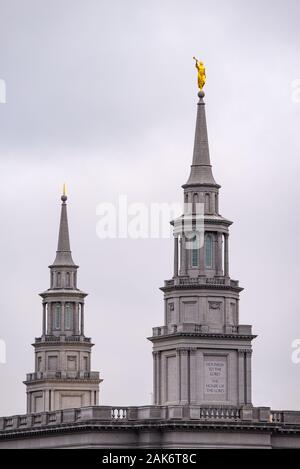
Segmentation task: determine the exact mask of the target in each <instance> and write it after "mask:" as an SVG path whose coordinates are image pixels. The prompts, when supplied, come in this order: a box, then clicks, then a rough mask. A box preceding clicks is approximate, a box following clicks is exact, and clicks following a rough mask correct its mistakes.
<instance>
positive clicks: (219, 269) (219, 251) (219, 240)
mask: <svg viewBox="0 0 300 469" xmlns="http://www.w3.org/2000/svg"><path fill="white" fill-rule="evenodd" d="M216 247H217V251H216V254H217V256H216V257H217V265H216V270H217V275H223V269H222V233H219V232H218V233H217V244H216Z"/></svg>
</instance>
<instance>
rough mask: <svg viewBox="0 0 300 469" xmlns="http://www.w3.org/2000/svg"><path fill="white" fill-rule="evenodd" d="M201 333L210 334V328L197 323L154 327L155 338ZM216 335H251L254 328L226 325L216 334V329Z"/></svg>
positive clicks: (245, 325) (243, 325)
mask: <svg viewBox="0 0 300 469" xmlns="http://www.w3.org/2000/svg"><path fill="white" fill-rule="evenodd" d="M180 332H184V333H199V334H209V333H210V328H209V326H208V325H206V324H196V323H183V324H169V325H168V326H160V327H153V329H152V334H153V336H154V337H156V336H160V335H167V334H175V333H180ZM213 333H214V334H216V333H218V334H237V335H251V334H252V327H251V326H250V325H248V324H240V325H238V326H232V325H224V326H221V327H220V330H219V331H218V332H216V328H215V327H214V331H213Z"/></svg>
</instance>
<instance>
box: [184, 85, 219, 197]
mask: <svg viewBox="0 0 300 469" xmlns="http://www.w3.org/2000/svg"><path fill="white" fill-rule="evenodd" d="M198 96H199V101H198V105H197V106H198V110H197V121H196V130H195V141H194V153H193V162H192V165H191V173H190V177H189V179H188V181H187V183H186V184H184V185H183V186H182V187H183V188H186V187H189V186H199V185H205V186H207V185H209V186H215V187H220V186H219V184H217V183H216V181H215V179H214V177H213V173H212V169H211V164H210V157H209V146H208V137H207V126H206V116H205V102H204V101H203V98H204V96H205V94H204V91H202V90H201V91H199V93H198Z"/></svg>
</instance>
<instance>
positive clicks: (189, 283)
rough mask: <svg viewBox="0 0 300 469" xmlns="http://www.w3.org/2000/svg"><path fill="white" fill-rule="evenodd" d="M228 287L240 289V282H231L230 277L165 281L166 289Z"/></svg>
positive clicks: (177, 278) (185, 278)
mask: <svg viewBox="0 0 300 469" xmlns="http://www.w3.org/2000/svg"><path fill="white" fill-rule="evenodd" d="M208 285H211V286H222V285H223V286H226V287H237V288H239V282H238V280H231V279H230V278H228V277H195V278H193V277H175V278H173V279H170V280H165V285H164V286H165V287H174V286H184V287H193V286H208Z"/></svg>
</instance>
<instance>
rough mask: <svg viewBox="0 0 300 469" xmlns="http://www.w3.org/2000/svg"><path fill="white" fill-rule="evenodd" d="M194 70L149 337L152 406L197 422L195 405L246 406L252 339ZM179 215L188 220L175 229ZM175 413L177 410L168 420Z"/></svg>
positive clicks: (200, 68) (201, 74) (200, 67)
mask: <svg viewBox="0 0 300 469" xmlns="http://www.w3.org/2000/svg"><path fill="white" fill-rule="evenodd" d="M196 66H197V68H198V72H199V74H198V83H199V88H200V91H199V93H198V96H199V99H200V100H199V102H198V110H197V121H196V132H195V144H194V154H193V162H192V167H191V173H190V177H189V179H188V181H187V183H186V184H185V185H184V186H183V189H184V207H185V210H184V215H182V216H181V217H180V218H179V219H178V220H175V221H176V223H175V221H174V273H173V277H172V278H171V279H169V280H165V284H164V286H163V287H162V288H161V290H162V291H163V292H164V305H165V306H164V325H163V326H160V327H155V328H153V334H152V337H150V338H149V340H150V341H151V342H152V343H153V395H154V404H156V405H169V406H171V410H170V412H171V413H172V412H173V411H172V408H175V407H174V406H186V405H190V406H193V412H194V413H193V415H195V418H197V416H198V418H200V409H199V406H203V405H204V406H210V405H217V406H220V407H222V408H224V407H226V406H228V407H229V408H232V407H233V406H234V407H237V408H242V407H243V406H251V352H252V349H251V341H252V339H253V338H254V337H255V336H253V335H252V332H251V326H249V325H241V324H240V322H239V293H240V292H241V290H242V288H241V287H240V286H239V282H238V281H237V280H232V279H231V277H230V274H229V227H230V225H231V224H232V222H231V221H229V220H227V219H226V218H224V217H222V216H221V215H220V213H219V188H220V186H219V185H218V184H217V183H216V182H215V180H214V177H213V174H212V169H211V164H210V156H209V147H208V138H207V128H206V118H205V107H204V106H205V105H204V101H203V98H204V92H203V91H202V87H203V85H204V83H205V69H204V66H203V64H202V62H198V61H197V65H196ZM196 204H199V207H200V208H202V209H203V210H201V215H200V217H201V218H202V221H203V223H201V224H200V225H198V224H196V223H195V221H196V220H197V217H198V214H197V213H199V210H196V209H195V208H198V207H197V205H196ZM187 207H188V208H187ZM190 207H192V210H190ZM186 214H188V215H189V216H191V217H192V218H193V220H192V223H190V224H188V225H187V227H186V228H184V229H182V230H181V231H178V229H177V230H176V229H175V226H176V225H177V226H178V225H179V227H180V226H181V225H182V220H184V219H185V218H186ZM177 222H179V223H178V224H177ZM172 223H173V222H172ZM172 406H173V407H172ZM228 411H229V410H228ZM180 412H181V411H180V410H178V408H177V410H176V411H174V415H175V414H176V416H178V415H180ZM182 412H183V411H182ZM170 415H171V414H170ZM182 415H184V414H182Z"/></svg>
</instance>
